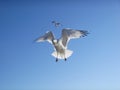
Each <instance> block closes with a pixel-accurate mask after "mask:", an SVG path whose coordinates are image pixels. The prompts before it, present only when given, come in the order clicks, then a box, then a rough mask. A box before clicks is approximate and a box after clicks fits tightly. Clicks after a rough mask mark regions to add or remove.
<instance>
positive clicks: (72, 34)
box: [36, 28, 88, 62]
mask: <svg viewBox="0 0 120 90" xmlns="http://www.w3.org/2000/svg"><path fill="white" fill-rule="evenodd" d="M87 34H88V31H85V30H74V29H70V28H64V29H63V30H62V35H61V38H60V39H55V37H54V35H53V33H52V32H51V31H49V32H47V33H45V34H44V35H43V36H41V37H39V38H38V39H36V42H44V41H48V42H49V43H51V44H52V45H53V46H54V50H55V51H54V52H53V53H52V56H54V57H55V58H56V62H57V61H58V59H64V60H65V61H66V60H67V58H68V57H70V56H71V55H72V53H73V51H71V50H68V49H67V45H68V42H69V40H70V39H75V38H80V37H84V36H87Z"/></svg>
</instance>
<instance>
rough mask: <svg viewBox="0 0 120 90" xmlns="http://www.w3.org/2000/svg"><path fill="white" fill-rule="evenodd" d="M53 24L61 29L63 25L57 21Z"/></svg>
mask: <svg viewBox="0 0 120 90" xmlns="http://www.w3.org/2000/svg"><path fill="white" fill-rule="evenodd" d="M52 23H53V24H54V25H55V27H59V26H60V25H61V24H60V23H59V22H56V21H52Z"/></svg>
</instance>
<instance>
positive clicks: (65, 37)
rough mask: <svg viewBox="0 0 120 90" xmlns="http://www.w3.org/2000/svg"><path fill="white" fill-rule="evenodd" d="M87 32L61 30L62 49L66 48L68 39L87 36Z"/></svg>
mask: <svg viewBox="0 0 120 90" xmlns="http://www.w3.org/2000/svg"><path fill="white" fill-rule="evenodd" d="M87 34H88V31H85V30H74V29H69V28H65V29H63V30H62V37H61V40H62V44H63V45H64V47H67V43H68V42H69V40H70V39H75V38H80V37H84V36H87Z"/></svg>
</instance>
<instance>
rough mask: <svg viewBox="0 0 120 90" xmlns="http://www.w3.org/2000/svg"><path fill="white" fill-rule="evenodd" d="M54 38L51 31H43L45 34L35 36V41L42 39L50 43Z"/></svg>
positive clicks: (41, 40)
mask: <svg viewBox="0 0 120 90" xmlns="http://www.w3.org/2000/svg"><path fill="white" fill-rule="evenodd" d="M53 40H54V35H53V33H52V32H51V31H49V32H47V33H45V35H43V36H41V37H39V38H37V39H36V40H35V41H36V42H44V41H48V42H49V43H51V44H52V41H53Z"/></svg>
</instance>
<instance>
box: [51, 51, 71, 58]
mask: <svg viewBox="0 0 120 90" xmlns="http://www.w3.org/2000/svg"><path fill="white" fill-rule="evenodd" d="M72 53H73V51H71V50H65V52H64V53H60V52H57V51H55V52H53V53H52V56H54V57H55V58H58V59H65V58H68V57H70V56H71V55H72Z"/></svg>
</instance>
